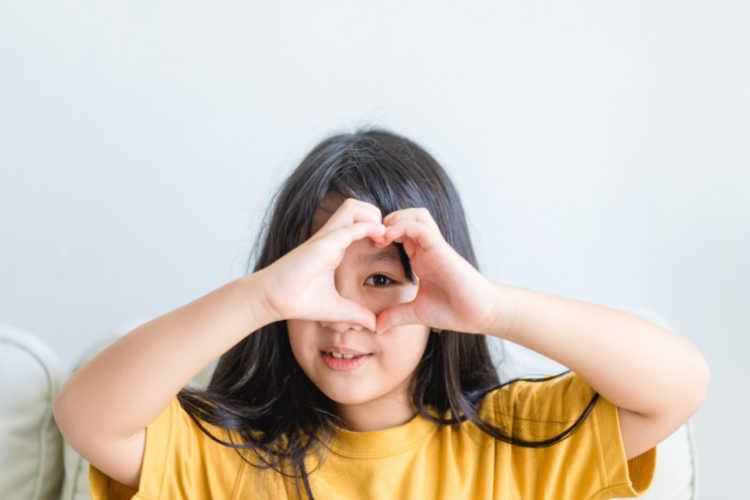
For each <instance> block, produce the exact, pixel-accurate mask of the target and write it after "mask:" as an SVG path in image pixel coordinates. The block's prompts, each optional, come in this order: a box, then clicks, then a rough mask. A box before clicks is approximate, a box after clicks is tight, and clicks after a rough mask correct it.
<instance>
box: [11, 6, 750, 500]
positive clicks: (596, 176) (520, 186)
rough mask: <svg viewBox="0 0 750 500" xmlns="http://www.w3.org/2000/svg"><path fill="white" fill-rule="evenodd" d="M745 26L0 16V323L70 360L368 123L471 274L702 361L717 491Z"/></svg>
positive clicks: (742, 12) (715, 21) (332, 15)
mask: <svg viewBox="0 0 750 500" xmlns="http://www.w3.org/2000/svg"><path fill="white" fill-rule="evenodd" d="M748 25H750V8H749V7H748V3H747V2H731V1H716V0H713V1H710V2H709V1H700V2H698V1H681V2H677V1H662V2H647V1H639V2H636V1H632V2H600V1H586V2H574V1H547V2H540V1H529V0H516V1H506V2H494V1H492V2H491V1H476V2H465V3H460V4H459V3H458V2H456V4H455V5H453V4H442V3H439V2H434V1H429V2H428V1H411V2H406V1H404V0H398V1H391V0H388V1H379V2H367V3H364V2H346V1H337V2H333V1H320V0H319V1H316V2H302V1H299V2H289V1H284V2H236V3H235V2H233V3H218V2H146V1H137V2H127V3H126V2H117V3H116V2H111V3H97V2H74V1H70V2H64V5H63V3H62V2H59V3H58V2H38V1H29V2H12V3H11V2H2V3H1V4H0V68H1V69H0V71H1V72H2V76H1V77H0V91H1V92H0V134H1V135H2V146H1V147H0V203H1V205H0V238H1V240H0V241H1V245H0V284H1V286H0V322H3V323H6V324H10V325H13V326H16V327H19V328H24V329H27V330H29V331H31V332H34V333H35V334H37V335H38V336H39V337H41V338H42V339H43V340H44V341H45V342H46V343H47V344H49V345H50V346H51V347H52V348H53V349H54V350H55V351H56V353H58V354H59V355H60V357H61V359H62V360H63V361H64V363H65V364H66V365H67V366H70V365H72V363H73V362H74V360H75V359H76V357H77V356H78V355H79V354H80V352H81V351H82V350H83V349H84V348H85V347H87V346H88V345H90V344H91V343H92V342H93V341H94V340H95V339H96V338H98V337H101V336H104V335H106V334H107V332H109V331H110V330H111V329H112V328H117V327H119V326H121V325H123V324H126V323H129V322H133V321H135V322H137V323H136V324H140V322H145V321H147V320H149V319H151V318H154V317H156V316H158V315H161V314H163V313H165V312H167V311H169V310H172V309H174V308H176V307H178V306H180V305H182V304H185V303H187V302H190V301H192V300H194V299H196V298H198V297H199V296H202V295H204V294H205V293H208V292H210V291H211V290H213V289H215V288H218V287H219V286H221V285H223V284H224V283H226V282H228V281H230V280H232V279H235V278H237V277H239V276H241V275H243V274H244V273H245V272H246V263H247V259H248V256H249V250H250V246H251V243H252V240H253V238H254V237H255V235H256V233H257V231H258V229H259V227H260V223H261V218H262V216H263V213H264V211H265V209H266V206H267V205H268V203H269V201H270V197H271V195H272V192H273V191H274V190H275V189H276V188H277V187H278V185H279V183H280V182H281V181H282V180H283V179H284V177H285V176H286V175H287V174H288V173H289V172H290V171H291V170H292V169H293V168H294V167H295V166H296V165H297V163H298V162H299V161H300V160H301V159H302V157H303V156H304V155H305V154H306V153H307V152H308V151H309V150H310V149H311V148H312V147H313V146H314V145H315V144H316V143H317V142H318V141H320V140H321V139H323V138H324V137H326V136H328V135H330V134H332V133H336V132H350V131H353V130H354V129H355V128H356V127H358V126H361V125H380V126H383V127H386V128H389V129H391V130H393V131H395V132H397V133H401V134H404V135H406V136H408V137H410V138H412V139H413V140H415V141H417V142H418V143H420V144H421V145H422V146H424V147H425V148H426V149H427V150H428V151H429V152H430V153H432V154H433V155H434V156H435V157H436V159H437V160H438V161H439V162H441V163H442V164H443V165H444V167H445V168H446V170H447V171H448V172H449V174H450V175H451V177H452V178H453V180H454V183H455V184H456V186H457V188H458V190H459V192H460V194H461V196H462V199H463V203H464V206H465V209H466V213H467V216H468V219H469V224H470V229H471V231H472V238H473V241H474V245H475V249H476V251H477V254H478V257H479V262H480V270H481V271H482V272H483V273H484V274H485V275H486V276H487V277H489V278H490V279H492V280H494V281H497V282H503V283H506V284H510V285H516V286H522V287H526V288H532V289H536V290H540V291H544V292H548V293H554V294H558V295H562V296H567V297H572V298H577V299H581V300H586V301H589V302H594V303H598V304H604V305H608V306H611V307H617V306H618V305H627V306H630V307H634V308H636V307H638V308H643V309H646V310H650V311H653V312H655V313H656V314H658V315H659V316H660V317H662V318H664V319H665V320H666V321H668V322H669V324H670V325H671V327H672V329H673V330H674V331H676V332H677V333H679V334H680V335H682V336H684V337H686V338H687V339H689V340H690V341H691V342H693V343H694V344H695V345H696V346H697V347H698V348H699V349H700V350H701V351H702V352H703V354H704V356H705V357H706V359H707V360H708V362H709V365H710V368H711V373H712V378H711V386H710V389H709V393H708V396H707V398H706V400H705V402H704V404H703V406H702V407H701V409H700V410H699V411H698V412H697V413H696V414H695V416H694V417H693V422H694V424H695V430H696V434H697V448H698V453H699V468H700V470H699V473H700V476H699V482H700V491H701V492H702V498H736V497H737V494H738V493H740V492H742V491H743V490H744V489H745V488H746V486H745V483H746V477H745V474H746V473H747V471H748V470H750V452H749V451H748V445H749V443H750V440H749V439H748V437H747V431H746V429H747V425H746V422H747V418H748V415H749V414H750V402H749V400H750V397H749V396H750V392H749V391H748V389H747V387H748V383H750V376H749V375H748V369H747V368H746V367H747V359H748V356H747V353H748V348H750V341H749V340H748V334H749V333H750V332H749V331H748V303H747V302H748V300H747V297H748V292H749V291H750V290H748V278H749V277H750V276H749V275H750V273H749V272H748V271H749V270H750V267H749V266H748V263H747V257H748V255H750V238H749V237H748V232H749V231H748V225H749V224H748V222H749V221H750V217H749V215H750V203H749V202H748V195H747V191H748V188H750V151H749V150H748V144H750V143H749V142H748V137H750V121H749V118H748V117H750V69H749V68H750V66H749V65H748V64H747V47H748V46H750V30H747V26H748ZM623 377H627V374H623Z"/></svg>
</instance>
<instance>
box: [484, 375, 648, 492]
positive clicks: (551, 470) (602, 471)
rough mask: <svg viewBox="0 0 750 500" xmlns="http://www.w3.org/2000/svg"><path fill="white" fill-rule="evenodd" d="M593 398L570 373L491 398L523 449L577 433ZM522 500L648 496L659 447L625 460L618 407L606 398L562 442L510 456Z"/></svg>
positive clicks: (513, 385) (513, 386) (517, 385)
mask: <svg viewBox="0 0 750 500" xmlns="http://www.w3.org/2000/svg"><path fill="white" fill-rule="evenodd" d="M595 395H596V391H594V390H593V388H592V387H591V386H590V385H589V384H588V383H587V382H586V381H585V380H584V379H583V378H582V377H581V376H580V375H578V374H577V373H575V372H572V371H568V372H564V373H563V374H559V375H557V376H551V377H543V378H542V379H541V380H539V381H533V380H524V379H520V380H518V381H513V382H510V383H508V384H506V385H504V386H502V387H501V388H500V390H498V391H497V392H496V394H494V395H493V396H492V397H493V400H494V401H493V406H494V408H495V412H496V413H495V418H496V419H497V421H498V422H499V423H500V424H501V426H502V428H503V429H504V430H506V432H512V434H513V436H514V437H516V438H518V439H522V440H525V441H544V440H547V439H551V438H554V437H556V436H558V435H559V434H561V433H563V432H564V431H566V430H567V429H569V428H570V427H571V426H573V425H574V424H575V423H576V422H577V421H578V419H579V418H580V417H581V416H582V414H583V413H584V412H585V411H586V409H587V407H588V405H589V404H590V403H591V401H592V398H593V397H594V396H595ZM510 449H511V450H512V451H511V452H510V453H511V463H512V464H513V467H514V476H515V477H517V478H518V480H519V489H520V490H521V491H523V492H524V493H525V494H523V495H521V496H522V498H536V497H537V496H541V495H540V493H541V492H545V494H549V492H550V491H554V492H555V495H553V496H554V498H558V499H576V500H583V499H586V500H602V499H608V498H627V497H640V496H643V495H644V494H645V493H646V491H647V490H648V488H649V487H650V486H651V482H652V480H653V477H654V472H655V469H656V457H657V447H656V446H654V447H653V448H651V449H650V450H647V451H646V452H644V453H642V454H641V455H639V456H637V457H634V458H632V459H631V460H627V459H626V455H625V446H624V444H623V438H622V432H621V429H620V421H619V415H618V411H617V406H616V405H614V404H613V403H612V402H610V401H608V400H607V399H605V398H604V397H602V396H601V395H599V396H598V398H597V400H596V401H595V402H594V403H593V407H591V409H590V411H589V413H588V414H587V415H585V416H584V417H583V420H581V421H580V423H579V424H578V425H577V426H576V427H575V428H574V429H573V430H572V431H570V433H569V434H567V435H566V437H564V438H563V439H562V440H561V441H558V442H557V443H555V444H552V445H550V446H537V447H523V446H519V445H513V446H511V448H510Z"/></svg>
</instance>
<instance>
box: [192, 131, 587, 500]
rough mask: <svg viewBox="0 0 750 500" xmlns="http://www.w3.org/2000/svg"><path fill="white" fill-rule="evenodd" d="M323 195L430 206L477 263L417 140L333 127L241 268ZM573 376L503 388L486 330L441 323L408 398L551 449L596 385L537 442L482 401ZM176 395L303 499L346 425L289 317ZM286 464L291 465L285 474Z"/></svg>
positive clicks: (280, 248) (438, 174)
mask: <svg viewBox="0 0 750 500" xmlns="http://www.w3.org/2000/svg"><path fill="white" fill-rule="evenodd" d="M329 192H333V193H336V194H338V195H341V196H343V197H345V198H349V197H351V198H356V199H359V200H363V201H366V202H369V203H372V204H373V205H375V206H377V207H379V208H380V210H381V213H382V216H383V217H385V216H386V215H387V214H389V213H391V212H393V211H396V210H400V209H403V208H408V207H426V208H427V209H428V210H429V212H430V214H431V215H432V217H433V219H434V220H435V222H437V224H438V226H439V228H440V231H441V233H442V234H443V236H444V238H445V239H446V241H447V242H448V243H449V244H450V245H451V246H452V247H453V248H454V249H455V250H456V251H457V252H458V253H459V254H460V255H461V256H462V257H463V258H464V259H466V260H467V261H468V262H469V263H471V264H472V265H473V266H474V267H475V268H477V269H479V267H478V264H477V260H476V257H475V255H474V250H473V248H472V245H471V241H470V238H469V230H468V226H467V224H466V217H465V215H464V210H463V207H462V204H461V200H460V198H459V196H458V193H457V191H456V189H455V187H454V185H453V183H452V182H451V180H450V179H449V177H448V175H447V174H446V172H445V170H444V169H443V168H442V167H441V166H440V164H439V163H438V162H437V161H436V160H435V159H434V158H433V157H432V156H431V155H430V154H429V153H427V151H425V150H424V149H423V148H422V147H421V146H419V145H418V144H416V143H415V142H414V141H411V140H409V139H407V138H405V137H403V136H400V135H398V134H396V133H393V132H390V131H387V130H384V129H382V128H375V127H363V128H360V129H358V130H357V131H356V132H354V133H341V134H336V135H332V136H330V137H328V138H326V139H325V140H323V141H322V142H320V143H319V144H317V145H316V146H315V147H314V148H313V149H312V151H310V153H309V154H307V155H306V156H305V157H304V159H303V160H302V162H301V163H300V164H299V166H297V168H296V169H294V171H293V172H292V173H291V174H290V175H289V177H288V178H287V179H286V181H285V182H284V183H283V185H282V186H281V187H280V188H279V190H278V191H277V192H276V193H275V194H274V199H275V203H272V205H269V208H270V207H271V206H273V211H272V214H271V219H270V224H266V223H265V222H266V221H267V219H268V211H267V212H266V214H265V216H264V224H263V225H262V227H261V232H260V233H259V234H258V237H257V239H256V240H255V244H254V245H253V252H252V253H251V256H250V260H249V261H248V269H250V267H251V265H252V261H253V255H254V254H255V253H257V249H258V247H259V245H261V244H262V250H261V252H260V256H259V257H258V258H257V259H256V261H255V265H254V271H257V270H260V269H262V268H264V267H266V266H268V265H270V264H272V263H273V262H274V261H276V260H277V259H279V258H280V257H282V256H283V255H284V254H286V253H287V252H289V251H290V250H292V249H294V248H295V247H296V246H297V245H299V244H300V243H302V242H303V241H304V240H305V239H307V238H308V237H309V236H310V231H311V226H312V216H313V212H314V211H315V209H316V207H317V206H318V204H319V203H320V201H321V200H322V199H323V197H324V196H325V195H326V194H327V193H329ZM396 246H397V248H398V251H399V256H400V257H401V262H402V264H403V266H404V270H405V273H406V275H407V276H408V277H409V278H410V279H413V273H412V270H411V267H410V265H409V259H408V257H407V255H406V253H405V252H404V250H403V245H401V244H398V243H397V244H396ZM254 271H253V272H254ZM568 372H569V370H568ZM568 372H563V373H561V374H558V375H554V376H552V377H547V378H539V379H530V378H518V379H514V380H511V381H509V382H506V383H504V384H501V383H500V380H499V377H498V371H497V367H496V366H495V364H494V363H493V361H492V359H491V356H490V351H489V349H488V345H487V337H486V336H485V335H481V334H467V333H462V332H456V331H449V330H443V331H442V333H440V334H437V333H435V332H431V333H430V334H429V338H428V341H427V345H426V347H425V351H424V353H423V355H422V358H421V360H420V362H419V363H418V365H417V367H416V370H415V373H414V376H413V377H412V383H411V386H410V394H411V395H412V402H413V404H414V406H415V407H416V408H417V410H418V413H419V415H421V416H422V417H424V418H426V419H429V420H431V421H433V422H436V423H438V424H440V425H455V424H459V423H461V422H463V421H465V420H466V419H469V420H470V421H471V422H473V423H474V424H475V425H476V426H477V427H479V428H480V429H481V430H482V431H484V432H486V433H488V434H490V435H491V436H494V437H495V438H497V439H499V440H502V441H505V442H507V443H511V444H514V445H519V446H527V447H542V446H550V445H552V444H554V443H556V442H559V441H560V440H562V439H564V438H566V437H568V436H569V435H570V434H571V433H572V431H573V430H574V429H575V428H576V427H578V426H579V425H580V423H581V422H582V421H583V420H584V419H585V417H586V416H587V415H588V414H589V413H590V411H591V410H592V408H593V405H594V403H595V402H596V400H597V398H598V397H599V394H598V393H595V394H594V396H593V398H592V399H591V401H590V402H589V404H588V406H587V407H586V409H585V410H584V412H583V413H582V414H581V416H580V417H579V418H578V419H577V420H576V421H575V423H574V424H573V425H571V426H570V427H569V428H568V429H566V430H565V431H563V432H561V433H560V434H558V435H557V436H554V437H552V438H550V439H546V440H543V441H525V440H522V439H519V438H517V437H514V436H512V435H507V434H505V433H504V432H503V430H502V429H500V428H498V427H495V426H494V425H491V424H489V423H487V422H485V421H484V420H482V419H481V418H480V417H479V414H478V413H479V408H480V405H481V403H482V400H483V399H484V397H485V395H486V394H487V393H489V392H490V391H492V390H494V389H498V388H499V387H502V386H503V385H506V384H509V383H513V382H516V381H519V380H524V381H544V380H549V379H550V378H553V377H558V376H561V375H564V374H565V373H568ZM178 399H179V401H180V404H181V405H182V407H183V408H184V409H185V411H187V412H188V414H190V416H191V417H192V418H193V420H194V421H195V422H196V423H197V424H198V425H199V426H200V427H201V429H203V431H204V432H206V433H207V434H209V436H211V438H212V439H213V440H215V441H217V442H220V443H221V444H223V445H226V446H231V447H234V448H235V449H237V450H239V449H249V450H252V451H253V452H254V454H255V456H256V457H257V458H258V459H259V461H260V463H257V464H255V463H252V462H248V463H251V464H252V465H253V466H255V467H259V468H262V469H266V468H269V467H272V468H273V469H274V470H276V471H277V472H279V473H280V474H282V475H284V476H286V477H294V479H295V484H296V487H297V492H298V494H299V496H300V498H301V497H302V495H301V493H300V478H301V480H302V483H303V484H304V487H305V491H306V493H307V495H308V497H309V498H310V499H312V498H313V493H312V491H311V488H310V484H309V481H308V474H309V473H310V472H312V471H310V472H308V471H307V470H306V468H305V460H304V459H305V457H306V456H307V455H308V454H316V455H317V456H318V457H319V460H322V457H323V454H322V450H323V447H324V446H325V445H326V444H327V443H328V442H329V440H330V439H331V437H332V436H333V433H334V432H335V429H334V427H333V426H332V425H331V424H332V423H333V424H336V425H338V426H341V427H343V426H344V422H343V421H342V419H341V418H340V417H339V416H338V415H337V414H336V405H335V402H334V401H332V400H331V399H330V398H328V397H327V396H326V395H325V394H323V393H322V392H321V391H320V390H319V389H318V388H317V386H316V385H315V384H314V383H313V382H312V381H311V380H310V379H309V378H308V377H307V375H306V374H305V373H304V372H303V371H302V369H301V367H300V366H299V365H298V363H297V361H296V359H295V358H294V356H293V354H292V351H291V347H290V344H289V337H288V330H287V325H286V321H279V322H275V323H271V324H268V325H266V326H264V327H262V328H260V329H258V330H257V331H255V332H253V333H252V334H250V335H248V336H247V337H245V338H244V339H243V340H242V341H240V342H239V343H237V344H236V345H235V346H233V347H232V348H231V349H229V350H228V351H227V352H226V353H224V354H223V355H222V356H221V357H220V358H219V360H218V363H217V365H216V368H215V370H214V372H213V374H212V377H211V380H210V382H209V384H208V386H207V387H206V388H205V389H198V388H187V387H186V388H183V389H182V390H181V391H180V392H179V394H178ZM428 406H429V407H432V408H433V410H434V411H435V412H436V413H437V415H446V416H448V415H449V418H440V417H436V416H433V415H432V414H431V413H430V412H429V411H428V410H427V407H428ZM447 412H449V413H447ZM199 419H201V420H204V421H206V422H209V423H211V424H214V425H218V426H220V427H222V428H224V429H228V430H234V431H237V432H238V433H239V434H240V435H241V436H242V438H243V440H244V442H243V443H240V444H235V443H226V442H224V441H221V440H219V439H217V438H215V437H214V436H212V435H211V434H210V433H209V432H208V431H207V430H206V429H205V428H204V427H203V426H202V425H201V424H200V422H199ZM230 440H232V439H231V436H230ZM238 453H239V451H238ZM240 456H242V454H240ZM243 459H245V458H244V457H243ZM245 460H246V459H245ZM246 461H247V460H246ZM286 465H288V466H289V470H290V471H291V472H285V470H284V469H285V468H286V467H285V466H286ZM318 465H320V461H319V464H318Z"/></svg>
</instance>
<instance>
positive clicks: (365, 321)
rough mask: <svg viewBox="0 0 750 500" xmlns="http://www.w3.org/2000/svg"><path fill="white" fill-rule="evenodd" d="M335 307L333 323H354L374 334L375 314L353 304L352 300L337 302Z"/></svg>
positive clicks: (355, 303)
mask: <svg viewBox="0 0 750 500" xmlns="http://www.w3.org/2000/svg"><path fill="white" fill-rule="evenodd" d="M335 307H336V318H333V319H334V320H335V321H345V322H348V323H356V324H358V325H362V326H364V327H365V328H367V329H368V330H370V331H372V332H374V331H375V326H376V317H375V314H374V313H373V312H372V311H371V310H369V309H367V308H366V307H363V306H362V305H360V304H358V303H357V302H354V301H353V300H347V299H344V298H342V299H341V300H339V301H338V304H336V305H335Z"/></svg>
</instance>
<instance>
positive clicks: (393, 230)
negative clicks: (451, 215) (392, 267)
mask: <svg viewBox="0 0 750 500" xmlns="http://www.w3.org/2000/svg"><path fill="white" fill-rule="evenodd" d="M433 233H434V230H433V229H431V228H430V227H428V226H427V225H426V224H425V223H424V222H420V221H417V220H414V219H404V220H403V221H401V222H397V223H396V224H395V225H391V226H387V227H386V230H385V233H384V234H383V241H385V242H388V243H391V242H392V241H397V242H399V243H404V238H408V239H411V240H413V241H415V242H416V243H417V244H418V245H419V246H420V247H422V248H424V249H425V250H430V249H432V248H433V246H434V245H435V235H434V234H433ZM404 249H406V246H404Z"/></svg>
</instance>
